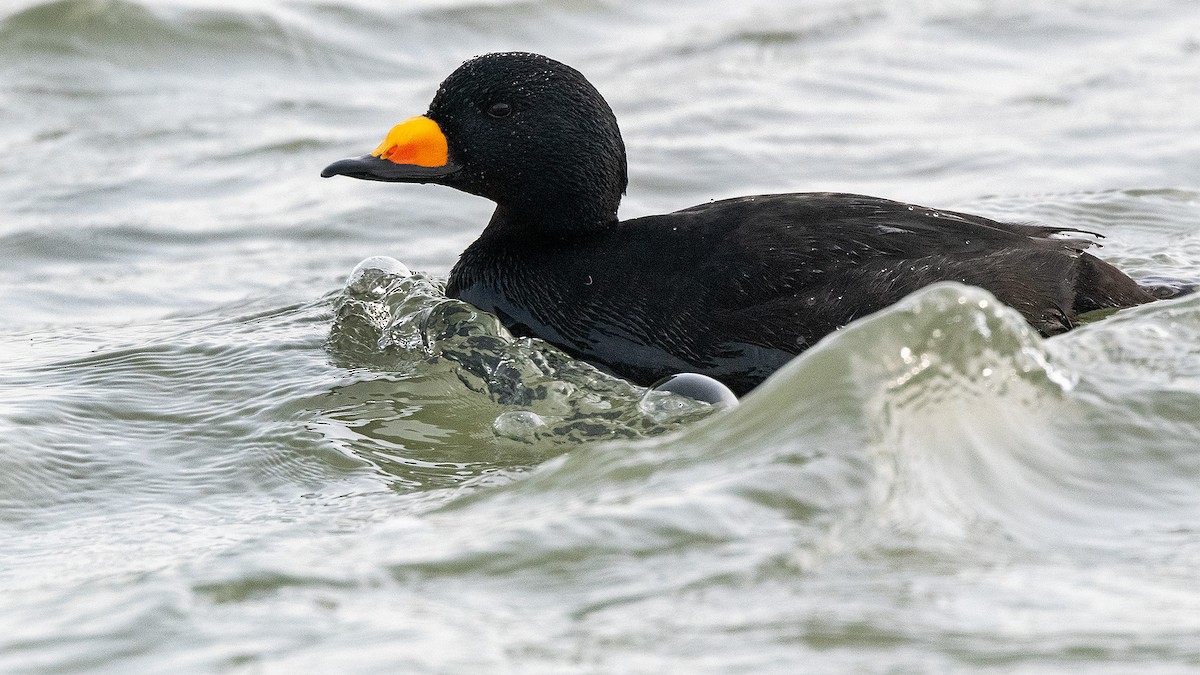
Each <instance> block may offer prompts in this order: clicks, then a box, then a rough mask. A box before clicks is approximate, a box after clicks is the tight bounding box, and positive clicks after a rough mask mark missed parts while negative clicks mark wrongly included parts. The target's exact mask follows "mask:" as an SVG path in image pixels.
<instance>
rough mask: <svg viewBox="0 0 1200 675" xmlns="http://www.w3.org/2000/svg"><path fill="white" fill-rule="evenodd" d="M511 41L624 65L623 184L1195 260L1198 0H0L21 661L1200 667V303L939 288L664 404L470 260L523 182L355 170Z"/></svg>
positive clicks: (7, 363)
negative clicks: (867, 210) (760, 198)
mask: <svg viewBox="0 0 1200 675" xmlns="http://www.w3.org/2000/svg"><path fill="white" fill-rule="evenodd" d="M500 49H526V50H532V51H538V52H542V53H546V54H548V55H550V56H553V57H555V58H558V59H560V60H563V61H565V62H567V63H570V64H572V65H574V66H575V67H577V68H579V69H580V70H582V71H583V72H584V73H586V74H587V75H588V76H589V78H590V79H591V80H592V81H593V82H594V83H595V84H596V85H597V87H598V88H599V89H600V90H601V91H602V92H603V93H604V94H605V96H606V97H607V98H608V100H609V101H610V103H611V104H612V106H613V108H614V110H615V112H616V113H617V116H618V118H619V120H620V122H621V125H622V129H623V131H624V134H625V138H626V143H627V146H628V148H629V155H630V186H631V187H630V193H629V195H628V198H627V199H626V202H625V204H624V206H623V211H622V213H623V215H624V216H626V217H630V216H636V215H643V214H647V213H655V212H662V211H668V210H672V209H677V208H683V207H686V206H690V205H692V204H695V203H699V202H702V201H705V200H708V199H713V198H720V197H728V196H734V195H739V194H750V193H758V192H779V191H795V190H829V189H831V190H842V191H853V192H859V193H866V194H874V195H879V196H884V197H891V198H896V199H904V200H910V201H916V202H919V203H924V204H927V205H930V206H935V207H940V208H952V209H958V210H967V211H972V212H977V213H981V214H983V215H989V216H993V217H1000V218H1007V219H1012V220H1021V221H1038V222H1047V223H1052V224H1064V225H1075V226H1078V227H1081V228H1084V229H1089V230H1097V231H1101V232H1104V233H1105V234H1106V235H1107V238H1106V239H1105V240H1104V242H1103V243H1104V247H1103V248H1101V249H1099V253H1100V255H1102V256H1103V257H1104V258H1105V259H1107V260H1110V261H1112V262H1114V263H1115V264H1117V265H1119V266H1121V267H1122V268H1124V269H1126V270H1128V271H1129V272H1130V273H1131V274H1133V275H1134V276H1135V277H1138V278H1140V279H1146V280H1156V279H1188V280H1196V279H1197V278H1200V271H1198V270H1200V227H1198V225H1200V182H1198V178H1197V177H1198V176H1200V117H1197V115H1196V111H1197V110H1200V10H1198V9H1197V8H1196V7H1195V6H1194V3H1193V2H1191V0H1165V1H1158V2H1125V3H1117V2H1104V1H1101V0H1071V1H1070V2H1056V3H1041V2H1035V1H1034V0H1018V1H1017V2H1004V3H1000V2H988V1H985V0H975V1H971V0H941V1H937V2H904V1H902V0H891V1H885V0H878V1H869V0H858V1H854V0H849V1H847V0H840V1H834V0H825V1H817V0H812V1H809V2H796V3H790V4H789V3H778V2H767V1H766V0H761V1H760V0H749V1H747V2H741V3H734V4H731V3H726V2H710V1H707V0H704V1H701V2H670V1H668V2H659V3H622V2H612V1H603V0H597V1H592V2H587V1H579V0H532V1H527V2H519V1H506V0H495V1H486V2H485V1H479V2H464V1H462V0H424V1H417V2H408V3H389V2H378V1H375V0H339V1H337V2H317V1H315V0H312V1H309V0H303V1H301V0H295V1H285V0H262V1H260V2H257V3H251V2H246V1H244V0H241V1H238V2H234V1H232V0H229V1H222V0H186V1H185V0H174V1H171V2H149V0H136V1H130V0H126V1H120V0H60V1H58V2H44V1H40V0H16V1H14V2H9V3H8V4H6V5H5V6H4V8H3V9H0V175H2V176H3V177H4V179H3V180H2V181H0V251H2V252H3V253H2V254H0V262H2V264H0V316H2V317H3V319H0V438H3V441H0V528H2V530H3V535H2V536H3V540H4V542H5V546H4V551H3V553H2V554H0V597H3V604H2V606H0V607H2V610H0V671H4V672H27V673H37V672H78V671H101V672H172V673H178V672H214V671H219V672H268V673H275V672H279V673H283V672H288V673H291V672H314V673H315V672H521V673H527V672H547V673H563V672H580V673H585V672H646V673H650V672H655V673H657V672H668V671H670V672H739V673H740V672H780V673H783V672H797V671H809V672H883V671H886V672H931V671H932V672H940V671H961V670H980V671H996V672H1013V671H1016V672H1053V673H1062V672H1089V673H1091V672H1113V673H1124V672H1130V671H1134V670H1138V671H1150V670H1152V671H1154V672H1186V671H1191V670H1194V669H1196V668H1198V667H1200V591H1198V590H1197V588H1196V584H1195V578H1196V576H1197V573H1198V572H1200V528H1198V527H1197V523H1198V522H1200V485H1198V482H1197V477H1198V476H1200V299H1198V298H1196V297H1195V296H1193V297H1188V298H1182V299H1179V300H1173V301H1169V302H1163V303H1158V304H1155V305H1150V306H1145V307H1140V308H1137V309H1134V310H1129V311H1125V312H1120V313H1118V314H1117V315H1115V316H1112V317H1109V318H1106V319H1103V320H1101V321H1097V322H1095V323H1092V324H1090V325H1088V326H1085V327H1084V328H1081V329H1079V330H1077V331H1075V332H1072V333H1070V334H1067V335H1064V336H1060V337H1056V338H1053V339H1051V340H1043V339H1041V338H1039V337H1038V336H1036V335H1034V334H1032V333H1031V332H1030V331H1029V330H1028V328H1026V327H1025V326H1024V325H1023V324H1022V323H1021V321H1020V320H1019V319H1018V318H1017V317H1016V316H1015V315H1014V314H1013V313H1012V312H1010V311H1008V310H1006V309H1004V308H1002V307H999V306H997V305H996V304H995V302H994V300H992V299H991V298H990V297H989V296H988V295H987V294H985V293H983V292H981V291H977V290H974V289H969V288H965V287H959V286H942V287H936V288H931V289H927V290H926V291H924V292H921V293H918V294H917V295H915V296H913V297H911V298H909V299H908V300H907V301H905V302H904V303H903V304H901V305H900V306H897V307H895V308H893V309H890V310H888V311H885V312H882V313H880V314H878V315H876V316H872V317H869V318H867V319H865V320H863V321H861V322H859V323H857V324H855V325H853V326H851V327H849V328H847V329H846V330H844V331H841V332H839V333H838V334H836V335H834V336H831V338H830V339H828V340H825V341H823V342H822V343H821V344H820V345H819V346H817V347H815V348H814V349H812V350H810V351H809V352H808V353H807V354H806V355H805V356H803V357H802V358H799V359H797V360H796V361H794V362H793V363H791V364H790V365H789V366H788V367H787V368H786V369H785V370H784V371H782V372H781V373H780V374H779V375H778V376H777V377H776V378H774V379H773V380H771V381H770V382H769V383H768V384H767V385H765V386H764V387H763V388H762V389H761V390H759V391H758V392H756V393H755V394H753V395H751V396H749V397H747V398H746V399H745V400H744V401H743V403H742V405H740V406H739V407H738V408H736V409H734V410H730V411H724V412H715V411H713V410H712V409H709V408H705V407H704V406H702V405H700V404H695V403H689V402H687V401H686V400H683V399H678V398H672V397H651V398H649V399H645V400H643V392H642V391H641V390H640V389H637V388H635V387H632V386H630V385H628V384H626V383H623V382H621V381H619V380H615V379H613V378H608V377H605V376H604V375H602V374H600V373H597V372H595V371H593V370H591V369H590V368H589V367H587V366H586V365H585V364H580V363H577V362H574V361H571V360H570V359H569V358H567V357H566V356H565V355H562V354H560V353H558V352H555V351H554V350H552V349H549V348H547V347H545V345H541V344H538V343H536V342H531V341H522V340H513V339H512V338H511V336H509V335H508V334H507V333H506V332H505V331H504V330H503V329H502V328H501V327H499V326H498V325H497V324H496V322H495V321H494V320H493V319H491V318H489V317H487V316H486V315H480V314H478V313H476V312H473V311H472V309H471V308H470V307H469V306H464V305H462V304H461V303H456V302H453V301H448V300H446V299H445V298H444V297H443V296H442V295H441V294H440V289H441V285H440V284H441V283H442V282H443V280H444V276H445V274H446V272H447V271H448V270H449V267H450V266H451V265H452V264H453V262H454V260H455V258H456V256H457V254H458V252H459V251H461V250H462V249H463V248H464V247H465V246H466V245H467V244H468V243H469V242H470V241H471V240H472V239H473V238H474V237H475V236H476V234H477V233H478V232H479V230H480V228H481V226H482V224H483V223H484V222H485V221H486V218H487V216H488V214H489V212H490V208H489V205H488V204H487V203H484V202H483V201H481V200H478V199H476V198H473V197H469V196H467V195H462V194H459V193H456V192H454V191H451V190H446V189H442V188H435V187H421V186H397V185H380V184H370V183H364V182H359V181H350V180H327V181H326V180H321V179H319V178H318V176H317V174H318V173H319V171H320V169H321V168H322V167H323V166H325V164H327V163H328V162H329V161H332V160H334V159H338V158H340V157H343V156H349V155H355V154H360V153H362V152H366V151H368V150H369V149H371V148H373V147H374V146H375V145H376V144H377V143H378V141H379V139H380V138H382V136H383V134H384V133H385V132H386V131H387V129H389V128H390V127H391V125H392V124H394V123H396V122H397V121H399V120H401V119H404V118H406V117H408V116H410V115H412V114H417V113H420V112H422V111H423V110H424V108H425V105H426V104H427V102H428V100H429V98H430V97H431V96H432V93H433V91H434V90H435V88H436V85H437V83H438V82H440V80H441V79H442V78H443V77H444V76H445V75H446V74H448V73H449V72H450V71H451V70H452V69H453V68H454V67H455V66H456V65H457V64H458V63H460V62H461V61H462V60H464V59H466V58H469V57H470V56H473V55H475V54H479V53H483V52H487V51H494V50H500ZM374 256H390V257H392V258H395V259H398V260H399V261H401V262H402V263H403V265H404V266H406V267H407V268H408V269H410V270H412V271H413V272H412V273H411V274H405V273H404V271H403V269H402V268H401V267H400V266H398V265H396V264H394V263H392V262H389V261H387V260H384V259H382V258H378V257H376V258H374V260H372V261H371V262H369V263H367V264H366V265H365V266H364V267H361V268H358V270H357V271H355V270H356V266H357V265H358V263H359V262H360V261H363V260H364V259H367V258H372V257H374ZM352 272H355V274H354V275H353V277H352V275H351V273H352ZM348 278H350V283H347V279H348Z"/></svg>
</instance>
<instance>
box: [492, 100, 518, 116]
mask: <svg viewBox="0 0 1200 675" xmlns="http://www.w3.org/2000/svg"><path fill="white" fill-rule="evenodd" d="M511 112H512V106H511V105H509V104H507V103H493V104H492V107H490V108H488V114H489V115H491V116H492V117H508V115H509V113H511Z"/></svg>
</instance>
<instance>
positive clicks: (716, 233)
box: [668, 193, 1148, 352]
mask: <svg viewBox="0 0 1200 675" xmlns="http://www.w3.org/2000/svg"><path fill="white" fill-rule="evenodd" d="M668 217H669V218H674V219H676V220H677V221H678V222H677V224H676V225H674V227H687V228H689V229H692V230H693V231H694V232H695V233H696V236H697V237H700V238H703V239H707V240H708V242H707V244H706V245H705V246H704V247H702V248H703V250H705V251H706V254H705V259H704V260H697V261H696V265H697V267H698V268H699V269H700V273H699V274H698V275H696V278H700V279H709V280H713V279H723V280H725V283H711V284H710V285H709V290H708V292H709V294H710V295H709V303H708V304H709V307H710V308H711V309H712V314H711V317H710V319H711V320H712V321H713V322H714V325H715V329H714V330H715V332H716V333H717V334H720V333H721V332H722V331H726V330H729V329H730V328H732V327H734V326H740V327H742V328H743V330H744V332H746V333H748V334H752V335H755V336H756V338H755V339H756V340H757V341H758V343H759V344H762V345H763V346H767V347H771V348H777V349H791V350H793V351H795V352H798V351H800V350H802V349H804V348H806V347H807V346H809V345H811V344H812V343H813V342H815V341H816V340H818V339H820V338H821V337H823V336H824V335H825V334H827V333H829V332H831V331H833V330H835V329H837V328H839V327H841V326H843V325H845V324H846V323H849V322H850V321H852V320H854V319H856V318H859V317H861V316H865V315H866V314H870V313H872V312H875V311H878V310H879V309H882V308H884V307H886V306H888V305H891V304H893V303H895V302H896V301H898V300H900V299H901V298H902V297H904V296H905V295H907V294H909V293H911V292H913V291H915V290H917V289H919V288H921V287H924V286H927V285H929V284H932V283H935V282H938V281H958V282H960V283H966V284H970V285H974V286H980V287H982V288H985V289H987V290H989V291H990V292H991V293H993V294H994V295H996V296H997V297H998V298H999V299H1000V300H1001V301H1002V302H1004V303H1005V304H1008V305H1010V306H1012V307H1014V308H1016V309H1017V310H1018V311H1020V312H1021V313H1022V314H1023V315H1024V316H1025V317H1026V319H1028V320H1029V322H1030V323H1031V324H1032V325H1033V326H1034V327H1035V328H1037V329H1038V330H1039V331H1040V332H1042V333H1043V334H1047V335H1050V334H1054V333H1059V332H1063V331H1065V330H1067V329H1069V328H1070V327H1072V326H1073V325H1074V317H1075V315H1076V313H1077V312H1078V311H1082V310H1083V309H1087V308H1096V306H1103V307H1110V306H1129V305H1133V304H1138V303H1139V302H1145V301H1147V299H1148V296H1147V295H1146V294H1145V293H1144V292H1142V291H1141V290H1140V289H1139V288H1137V286H1136V284H1134V283H1133V281H1132V280H1130V279H1129V278H1128V277H1126V276H1125V275H1124V274H1123V273H1121V272H1120V271H1119V270H1116V269H1115V268H1113V267H1111V266H1109V265H1107V264H1105V263H1103V262H1102V261H1100V260H1099V259H1097V258H1095V257H1093V256H1091V255H1088V254H1086V253H1084V250H1085V249H1087V248H1088V247H1090V246H1093V245H1094V242H1093V241H1091V240H1087V239H1080V238H1072V237H1062V236H1060V235H1061V234H1062V233H1065V232H1077V231H1075V230H1068V229H1065V228H1057V227H1046V226H1040V225H1030V224H1019V223H1002V222H998V221H994V220H991V219H988V218H983V217H980V216H974V215H970V214H965V213H959V212H954V211H943V210H937V209H930V208H926V207H922V206H917V205H913V204H905V203H902V202H895V201H891V200H886V199H879V198H874V197H865V196H862V195H851V194H837V193H805V194H787V195H762V196H755V197H743V198H738V199H733V200H725V201H721V202H712V203H710V204H705V205H701V206H697V207H693V208H691V209H685V210H684V211H679V212H676V213H675V214H670V216H668Z"/></svg>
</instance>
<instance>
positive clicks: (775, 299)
mask: <svg viewBox="0 0 1200 675" xmlns="http://www.w3.org/2000/svg"><path fill="white" fill-rule="evenodd" d="M321 175H322V176H326V177H328V176H334V175H344V176H351V177H354V178H362V179H367V180H379V181H394V182H401V183H437V184H440V185H446V186H449V187H453V188H457V189H459V190H462V191H464V192H468V193H471V194H474V195H479V196H481V197H486V198H488V199H490V200H492V201H493V202H495V203H496V210H495V212H494V213H493V215H492V218H491V221H490V222H489V223H488V224H487V227H486V228H485V229H484V230H483V233H482V235H480V237H479V239H478V240H476V241H475V243H473V244H471V246H469V247H468V248H467V250H466V251H465V252H463V254H462V257H461V258H460V259H459V261H458V264H456V265H455V266H454V269H453V270H452V271H451V272H450V280H449V284H448V286H447V289H446V293H447V295H449V296H452V297H456V298H461V299H463V300H465V301H467V302H469V303H471V304H473V305H475V306H476V307H478V308H479V309H482V310H485V311H488V312H492V313H494V314H495V315H497V316H498V317H499V318H500V319H501V321H503V322H504V324H505V325H506V326H507V327H508V328H509V329H510V330H512V332H513V333H515V334H518V335H529V336H536V337H539V338H542V339H544V340H546V341H547V342H550V343H551V344H554V345H556V346H558V347H559V348H561V349H563V350H565V351H567V352H568V353H570V354H572V355H574V356H575V357H577V358H580V359H584V360H586V361H589V362H591V363H594V364H596V365H598V366H601V367H603V368H606V369H607V370H609V371H611V372H614V373H616V374H618V375H621V376H623V377H626V378H628V379H630V380H633V381H634V382H637V383H640V384H649V383H652V382H654V381H655V380H658V379H660V378H663V377H664V376H668V375H671V374H674V373H681V372H695V373H701V374H705V375H709V376H711V377H714V378H716V379H718V380H720V381H722V382H724V383H725V384H727V385H728V386H729V387H730V388H732V389H733V390H734V391H736V392H738V393H739V394H741V393H745V392H747V391H749V390H751V389H753V388H754V387H755V386H757V385H758V384H759V383H760V382H762V381H763V379H765V378H766V377H767V376H768V375H770V374H771V373H772V372H774V371H775V370H776V369H778V368H779V367H780V366H782V365H783V364H784V363H785V362H787V361H788V360H789V359H791V358H792V357H793V356H795V355H796V354H799V353H800V352H802V351H804V349H806V348H807V347H810V346H812V345H813V344H814V343H816V342H817V341H818V340H820V339H821V338H822V337H823V336H824V335H826V334H828V333H830V332H831V331H834V330H836V329H837V328H839V327H841V326H845V325H846V324H847V323H849V322H851V321H853V320H854V319H857V318H859V317H862V316H865V315H867V314H870V313H872V312H875V311H877V310H879V309H882V308H884V307H887V306H888V305H890V304H892V303H894V302H896V301H898V300H900V299H901V298H903V297H904V296H905V295H907V294H909V293H911V292H913V291H915V290H917V289H918V288H921V287H922V286H926V285H928V284H932V283H934V282H938V281H945V280H952V281H958V282H962V283H966V284H971V285H975V286H979V287H982V288H985V289H987V290H988V291H990V292H991V293H992V294H994V295H995V296H996V297H997V298H998V299H999V300H1000V301H1002V302H1004V303H1005V304H1007V305H1009V306H1011V307H1013V308H1015V309H1016V310H1017V311H1019V312H1020V313H1021V314H1022V315H1024V317H1025V318H1026V319H1027V320H1028V321H1029V323H1030V324H1031V325H1032V326H1033V327H1034V328H1036V329H1037V330H1038V331H1039V332H1040V333H1042V334H1043V335H1053V334H1056V333H1061V332H1063V331H1066V330H1069V329H1070V328H1072V327H1073V326H1074V325H1075V323H1076V317H1077V316H1078V315H1079V314H1081V313H1083V312H1087V311H1090V310H1097V309H1104V308H1118V307H1129V306H1132V305H1138V304H1141V303H1145V302H1149V301H1151V300H1153V299H1154V296H1153V295H1151V294H1150V293H1149V292H1147V291H1146V290H1144V289H1142V288H1141V287H1139V286H1138V285H1137V284H1136V283H1135V282H1134V281H1133V280H1132V279H1130V278H1129V277H1128V276H1126V275H1125V274H1124V273H1122V272H1121V271H1119V270H1118V269H1116V268H1115V267H1113V266H1111V265H1109V264H1108V263H1105V262H1103V261H1102V260H1100V259H1098V258H1096V257H1095V256H1092V255H1091V254H1089V253H1086V252H1085V251H1084V249H1086V248H1088V247H1089V246H1091V245H1092V243H1091V242H1090V241H1086V240H1080V239H1073V238H1062V237H1057V236H1053V235H1059V234H1061V233H1064V232H1072V231H1074V230H1071V229H1069V228H1057V227H1045V226H1037V225H1028V224H1014V223H1004V222H997V221H994V220H990V219H988V218H982V217H979V216H973V215H969V214H965V213H956V212H953V211H943V210H940V209H930V208H926V207H923V206H916V205H913V204H905V203H901V202H895V201H890V200H887V199H879V198H876V197H865V196H862V195H855V194H837V193H826V192H821V193H797V194H773V195H759V196H752V197H739V198H735V199H725V200H722V201H715V202H711V203H708V204H702V205H700V206H693V207H691V208H688V209H684V210H682V211H676V212H674V213H668V214H664V215H655V216H646V217H643V218H635V219H632V220H626V221H620V220H618V219H617V206H618V205H619V204H620V201H621V195H622V194H623V193H624V192H625V186H626V182H627V177H626V162H625V144H624V142H623V141H622V140H621V133H620V131H619V130H618V128H617V120H616V117H615V116H614V115H613V112H612V110H611V109H610V108H609V106H608V103H607V102H605V100H604V98H603V97H601V96H600V94H599V92H597V91H596V89H595V88H594V87H593V86H592V85H591V84H590V83H589V82H588V81H587V80H586V79H585V78H584V77H583V75H581V74H580V73H579V72H578V71H576V70H575V69H573V68H571V67H569V66H567V65H564V64H562V63H559V62H557V61H554V60H553V59H550V58H547V57H545V56H540V55H537V54H528V53H503V54H487V55H485V56H480V57H477V58H474V59H471V60H469V61H467V62H466V63H464V64H463V65H462V66H461V67H459V68H458V70H456V71H454V73H452V74H451V75H450V76H449V77H448V78H446V80H445V81H444V82H442V84H441V86H440V87H439V88H438V91H437V94H436V95H435V96H434V98H433V102H432V103H431V104H430V106H429V110H428V112H426V113H425V115H423V116H418V117H414V118H411V119H409V120H408V121H406V122H403V123H401V124H399V125H397V126H396V127H395V128H393V129H392V131H391V132H390V133H389V134H388V136H387V138H386V139H385V140H384V142H383V143H381V144H380V146H379V147H378V148H376V150H375V151H374V152H373V153H372V154H370V155H366V156H363V157H358V158H353V159H345V160H341V161H338V162H334V163H333V164H331V165H329V166H328V167H327V168H326V169H325V170H324V171H323V172H322V174H321Z"/></svg>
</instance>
